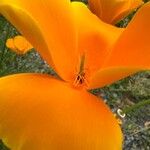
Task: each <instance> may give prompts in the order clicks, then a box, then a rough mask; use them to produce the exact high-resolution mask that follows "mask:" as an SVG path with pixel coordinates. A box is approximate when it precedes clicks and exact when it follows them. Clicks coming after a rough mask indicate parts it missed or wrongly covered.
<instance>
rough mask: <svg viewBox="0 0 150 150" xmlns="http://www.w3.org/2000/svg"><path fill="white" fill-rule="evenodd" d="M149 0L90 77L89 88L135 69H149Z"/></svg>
mask: <svg viewBox="0 0 150 150" xmlns="http://www.w3.org/2000/svg"><path fill="white" fill-rule="evenodd" d="M146 18H150V2H149V3H147V4H145V5H144V6H143V7H142V8H141V9H139V11H138V12H137V14H136V15H135V17H134V18H133V20H132V21H131V22H130V23H129V25H128V27H127V28H126V29H125V31H124V32H123V34H122V35H121V36H120V38H119V40H118V41H117V42H116V44H115V45H114V48H113V50H112V52H111V53H110V56H109V57H108V59H107V60H106V62H105V64H104V65H103V67H102V68H101V69H100V70H99V72H97V74H95V75H94V76H93V77H92V79H91V85H90V86H91V88H96V87H99V86H104V85H106V84H109V83H112V82H115V81H116V80H119V79H122V78H123V77H127V76H128V75H131V74H133V73H135V72H137V71H141V70H146V69H150V44H149V43H150V28H149V27H150V20H149V19H146Z"/></svg>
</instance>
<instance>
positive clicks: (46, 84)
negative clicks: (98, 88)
mask: <svg viewBox="0 0 150 150" xmlns="http://www.w3.org/2000/svg"><path fill="white" fill-rule="evenodd" d="M10 83H11V84H10ZM0 97H1V99H0V138H2V139H3V141H4V143H5V144H6V145H7V146H8V147H10V148H11V149H12V150H42V149H43V150H83V149H84V150H91V149H92V150H100V149H101V150H104V149H107V150H121V145H122V133H121V130H120V127H119V125H118V123H117V120H116V119H115V118H114V116H113V114H112V113H111V111H110V110H109V109H108V107H107V106H106V105H105V104H104V102H103V101H102V100H99V99H98V98H96V97H95V96H94V95H92V94H90V93H88V92H86V91H85V90H81V91H80V90H76V89H74V88H71V87H70V86H68V84H66V83H65V82H62V81H59V80H56V79H53V78H51V77H49V76H48V75H39V74H20V75H11V76H7V77H3V78H1V79H0Z"/></svg>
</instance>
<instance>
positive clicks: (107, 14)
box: [88, 0, 143, 24]
mask: <svg viewBox="0 0 150 150" xmlns="http://www.w3.org/2000/svg"><path fill="white" fill-rule="evenodd" d="M88 1H89V6H90V9H91V10H92V11H93V13H95V14H96V15H97V16H98V17H99V18H100V19H102V20H103V21H105V22H107V23H111V24H115V23H116V22H118V21H119V20H121V19H123V18H124V17H125V16H127V14H129V13H130V12H131V11H132V10H134V9H136V8H137V7H139V6H140V5H142V4H143V1H142V0H88Z"/></svg>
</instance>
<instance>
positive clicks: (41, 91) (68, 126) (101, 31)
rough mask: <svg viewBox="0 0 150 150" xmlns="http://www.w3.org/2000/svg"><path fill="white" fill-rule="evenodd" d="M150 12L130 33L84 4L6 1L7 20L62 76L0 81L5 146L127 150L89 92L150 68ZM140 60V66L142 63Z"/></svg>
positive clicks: (145, 10) (0, 134)
mask: <svg viewBox="0 0 150 150" xmlns="http://www.w3.org/2000/svg"><path fill="white" fill-rule="evenodd" d="M149 10H150V4H146V5H145V6H144V7H142V8H141V9H140V10H139V12H138V13H137V15H136V16H135V17H134V19H133V20H132V21H131V23H130V24H129V26H128V27H127V28H126V29H118V28H116V27H114V26H111V25H108V24H106V23H104V22H102V21H100V20H99V19H98V18H97V17H96V16H95V15H93V14H92V13H91V12H90V11H89V9H88V8H87V7H86V6H85V5H84V4H82V3H80V2H73V3H71V2H70V1H69V0H61V1H51V0H45V1H42V0H36V1H28V2H27V0H22V1H20V0H1V3H0V12H1V14H2V15H4V16H5V17H6V18H7V19H8V20H9V21H10V22H11V23H12V24H13V25H14V26H15V27H16V28H17V29H18V30H19V31H20V32H21V33H22V34H23V35H24V36H25V37H26V39H28V41H29V42H30V43H31V44H32V45H33V46H34V47H35V48H36V49H37V50H38V52H39V53H40V54H41V56H42V57H43V58H44V59H45V60H46V61H47V62H48V63H49V64H50V65H51V66H52V67H53V68H54V69H55V70H56V71H57V73H58V74H59V76H60V77H61V78H62V81H61V80H58V79H54V78H52V77H51V76H49V75H43V74H18V75H11V76H6V77H2V78H1V79H0V97H1V99H0V138H1V139H3V141H4V142H5V143H6V144H7V145H8V147H10V148H11V149H12V150H30V149H31V150H41V149H43V150H50V149H51V150H60V149H61V150H104V149H106V150H121V149H122V133H121V130H120V127H119V125H118V123H117V120H116V119H115V117H114V115H113V114H112V113H111V111H110V110H109V108H108V107H107V106H106V104H104V102H103V101H102V100H100V99H98V98H97V97H95V96H93V95H92V94H90V93H88V92H87V91H86V90H87V89H93V88H97V87H101V86H104V85H106V84H109V83H112V82H114V81H116V80H119V79H121V78H123V77H125V76H128V75H130V74H132V73H134V72H136V71H139V70H142V69H149V68H150V63H149V59H150V55H149V52H150V46H149V39H150V38H149V34H148V33H150V29H149V25H150V21H149V20H148V19H145V17H150V13H149V12H150V11H149ZM137 60H138V61H137Z"/></svg>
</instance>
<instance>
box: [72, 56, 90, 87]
mask: <svg viewBox="0 0 150 150" xmlns="http://www.w3.org/2000/svg"><path fill="white" fill-rule="evenodd" d="M73 86H74V87H81V86H86V87H87V86H88V81H87V71H86V69H85V55H83V56H82V57H81V60H80V65H79V71H78V73H77V75H76V77H75V79H74V82H73Z"/></svg>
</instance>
